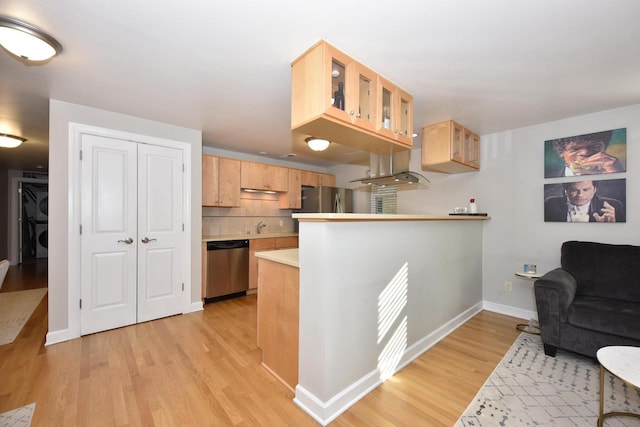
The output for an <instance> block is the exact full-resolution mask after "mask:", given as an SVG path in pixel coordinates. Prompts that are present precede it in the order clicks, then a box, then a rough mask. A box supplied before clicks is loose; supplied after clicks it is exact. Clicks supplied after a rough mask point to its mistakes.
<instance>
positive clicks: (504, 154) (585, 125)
mask: <svg viewBox="0 0 640 427" xmlns="http://www.w3.org/2000/svg"><path fill="white" fill-rule="evenodd" d="M637 123H640V105H635V106H631V107H626V108H621V109H616V110H610V111H604V112H599V113H594V114H588V115H584V116H579V117H573V118H569V119H565V120H560V121H556V122H549V123H543V124H540V125H536V126H531V127H526V128H520V129H514V130H510V131H506V132H500V133H496V134H491V135H483V136H482V138H481V147H482V148H481V150H482V157H481V162H482V163H481V170H480V172H476V173H466V174H457V175H447V174H439V173H432V172H423V174H424V175H425V176H426V177H427V178H428V179H429V180H430V181H431V184H430V186H429V187H428V188H427V189H421V190H410V191H401V192H400V193H399V195H398V212H399V213H448V212H450V211H451V209H452V208H453V207H454V206H466V204H467V203H468V200H469V198H471V197H474V198H476V201H477V204H478V209H479V212H488V213H489V215H490V216H491V220H490V221H488V222H486V223H485V224H484V229H483V231H484V238H483V275H482V281H483V298H484V300H485V301H487V302H489V303H492V304H496V305H498V306H497V307H500V306H499V305H504V306H506V307H504V308H506V309H507V312H509V311H510V312H511V313H513V314H516V315H517V314H518V312H520V313H522V315H523V316H524V315H525V314H533V313H535V302H534V299H533V291H532V282H531V281H527V280H523V279H519V278H516V277H515V276H514V272H516V271H520V270H522V266H523V264H525V263H527V264H537V266H538V270H539V271H541V272H546V271H548V270H551V269H553V268H555V267H557V266H559V264H560V245H561V244H562V242H564V241H566V240H572V239H575V240H590V241H597V242H605V243H628V244H636V245H639V244H640V222H639V221H640V219H639V218H638V217H637V216H636V215H637V214H636V212H638V211H639V210H640V199H639V198H638V196H637V195H638V194H639V192H638V187H639V186H640V148H639V147H640V127H638V125H637ZM617 128H627V169H628V172H626V173H620V174H610V175H607V176H606V178H626V179H627V222H626V223H624V224H594V223H590V224H566V223H545V222H544V217H543V185H544V184H545V183H550V182H554V181H553V180H550V179H546V180H545V178H544V171H543V162H544V141H545V140H548V139H553V138H559V137H563V136H571V135H580V134H585V133H590V132H596V131H601V130H608V129H617ZM415 147H416V148H414V150H413V152H412V156H411V169H412V170H415V171H420V170H421V166H420V154H421V150H420V142H419V138H417V139H416V143H415ZM362 170H363V169H362V168H361V167H348V166H345V167H339V168H336V169H335V172H336V174H337V175H338V181H339V182H348V181H349V180H350V179H354V178H357V177H358V176H360V175H361V174H362ZM365 170H366V168H365ZM602 178H604V176H603V177H602ZM556 181H557V180H556ZM505 281H510V282H512V283H513V291H512V292H506V291H504V282H505ZM512 309H513V310H512Z"/></svg>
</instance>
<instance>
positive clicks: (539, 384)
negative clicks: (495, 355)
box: [455, 333, 640, 427]
mask: <svg viewBox="0 0 640 427" xmlns="http://www.w3.org/2000/svg"><path fill="white" fill-rule="evenodd" d="M639 365H640V361H639ZM607 375H608V376H607V377H605V385H604V388H605V396H606V397H605V404H604V411H605V412H610V411H614V410H615V411H625V412H627V411H628V412H635V413H640V392H639V391H638V390H636V389H634V388H633V387H630V386H627V385H626V384H624V383H623V382H622V381H620V380H619V379H616V378H614V377H613V376H612V375H611V374H609V373H607ZM599 389H600V366H599V365H598V363H597V361H596V360H594V359H590V358H588V357H584V356H581V355H578V354H575V353H572V352H569V351H563V350H561V349H560V350H558V353H557V355H556V357H555V358H554V357H548V356H545V354H544V351H543V349H542V342H541V340H540V336H539V335H530V334H525V333H522V334H520V336H519V337H518V339H517V340H516V341H515V343H514V344H513V345H512V346H511V348H510V349H509V351H508V352H507V354H506V355H505V356H504V358H503V359H502V361H501V362H500V364H499V365H498V366H497V367H496V369H495V370H494V371H493V373H492V374H491V376H490V377H489V379H488V380H487V382H486V383H485V384H484V386H482V389H480V391H479V392H478V394H477V395H476V397H475V398H474V399H473V400H472V401H471V403H470V404H469V406H468V407H467V409H466V410H465V412H464V413H463V414H462V416H461V417H460V419H459V420H458V421H457V422H456V424H455V427H463V426H464V427H489V426H505V427H512V426H513V427H515V426H518V427H520V426H559V427H560V426H561V427H565V426H567V427H574V426H576V427H577V426H595V425H597V421H598V410H599V408H600V394H599ZM605 426H607V427H626V426H628V427H630V426H634V427H638V426H640V420H638V419H637V418H629V417H614V418H608V419H607V420H606V421H605Z"/></svg>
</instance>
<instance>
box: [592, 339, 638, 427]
mask: <svg viewBox="0 0 640 427" xmlns="http://www.w3.org/2000/svg"><path fill="white" fill-rule="evenodd" d="M596 357H597V358H598V362H599V363H600V415H599V416H598V427H602V423H603V422H604V419H605V418H608V417H620V416H625V417H635V418H640V414H634V413H631V412H607V413H606V414H605V413H604V371H605V370H607V371H609V372H610V373H611V374H613V376H615V377H617V378H619V379H620V380H622V381H623V382H625V383H627V384H629V385H630V386H631V387H633V388H635V389H640V365H638V361H639V360H640V347H632V346H610V347H602V348H601V349H600V350H598V352H597V353H596Z"/></svg>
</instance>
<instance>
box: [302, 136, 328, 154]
mask: <svg viewBox="0 0 640 427" xmlns="http://www.w3.org/2000/svg"><path fill="white" fill-rule="evenodd" d="M305 142H306V143H307V145H308V146H309V148H311V149H312V150H313V151H324V150H326V149H327V148H328V147H329V144H331V141H329V140H327V139H321V138H316V137H313V136H311V137H309V138H307V139H305Z"/></svg>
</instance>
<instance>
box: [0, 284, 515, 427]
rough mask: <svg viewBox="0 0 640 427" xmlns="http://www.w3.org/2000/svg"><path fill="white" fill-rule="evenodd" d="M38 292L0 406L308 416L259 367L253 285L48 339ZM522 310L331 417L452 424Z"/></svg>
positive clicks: (257, 420)
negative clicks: (157, 316) (179, 311)
mask: <svg viewBox="0 0 640 427" xmlns="http://www.w3.org/2000/svg"><path fill="white" fill-rule="evenodd" d="M17 276H19V275H14V274H9V275H8V276H7V278H8V279H9V280H13V279H12V278H15V277H17ZM25 277H28V276H25ZM25 280H37V279H35V278H33V277H32V278H31V279H25ZM7 285H8V286H9V287H8V289H14V290H17V289H19V288H21V286H23V287H28V286H30V285H28V284H22V285H20V284H15V283H13V284H10V283H5V286H7ZM36 287H39V286H36ZM2 291H6V290H5V288H4V287H3V289H2ZM46 304H47V302H46V297H45V298H44V299H43V301H42V303H41V304H40V305H39V307H38V308H37V309H36V311H35V313H34V315H33V316H32V318H31V319H30V320H29V322H28V323H27V325H26V326H25V328H24V329H23V331H22V332H21V333H20V335H19V336H18V338H17V339H16V341H15V342H14V343H12V344H9V345H4V346H0V413H2V412H5V411H8V410H11V409H15V408H17V407H20V406H23V405H27V404H29V403H32V402H36V410H35V415H34V420H33V424H32V425H33V426H154V425H155V426H207V425H210V426H270V427H271V426H302V427H304V426H316V425H318V424H317V423H316V422H315V421H314V420H313V419H312V418H311V417H309V416H308V415H307V414H305V413H304V412H303V411H302V410H301V409H300V408H299V407H298V406H296V404H295V403H293V401H292V394H291V393H290V392H289V391H288V390H287V389H286V388H285V387H284V386H282V385H281V384H280V383H278V382H277V381H276V380H274V379H273V378H272V377H271V376H270V375H269V374H268V373H267V372H266V371H265V370H264V369H262V368H261V367H260V360H261V354H260V349H258V348H257V347H256V297H255V296H250V297H246V298H237V299H233V300H228V301H222V302H217V303H213V304H208V305H206V308H205V310H204V311H202V312H198V313H191V314H187V315H181V316H174V317H170V318H167V319H161V320H156V321H152V322H147V323H143V324H139V325H135V326H130V327H126V328H120V329H116V330H113V331H107V332H102V333H99V334H94V335H89V336H86V337H83V338H80V339H76V340H72V341H68V342H65V343H60V344H55V345H52V346H49V347H44V338H45V334H46V331H47V305H46ZM521 321H522V320H521V319H516V318H513V317H508V316H503V315H498V314H495V313H490V312H482V313H480V314H478V315H477V316H475V317H474V318H473V319H471V320H470V321H469V322H467V323H466V324H465V325H463V326H462V327H460V328H458V329H457V330H456V331H455V332H453V333H452V334H451V335H449V336H448V337H447V338H445V339H444V340H442V341H441V342H440V343H438V344H437V345H436V346H434V347H433V348H432V349H430V350H429V351H427V352H426V353H424V354H423V355H422V356H421V357H419V358H418V359H417V360H416V361H414V362H413V363H412V364H411V365H409V366H407V367H406V368H405V369H403V370H402V371H401V372H400V373H398V374H397V375H395V376H394V377H392V378H390V379H389V380H387V382H385V383H384V384H383V385H382V386H380V387H378V388H377V389H376V390H374V391H373V392H372V393H370V394H369V395H367V396H366V397H365V398H363V399H362V400H361V401H359V402H358V403H356V404H355V405H354V406H353V407H351V408H350V409H349V410H348V411H346V412H345V413H344V414H342V415H341V416H340V417H339V418H338V419H337V420H335V421H334V422H333V423H331V426H336V427H344V426H412V427H413V426H451V425H452V424H453V423H454V422H455V421H456V420H457V419H458V417H459V416H460V414H461V413H462V412H463V411H464V409H465V408H466V407H467V405H468V404H469V402H470V401H471V399H472V398H473V397H474V396H475V394H476V393H477V391H478V390H479V389H480V387H481V386H482V384H483V383H484V381H485V380H486V378H487V377H488V376H489V375H490V373H491V372H492V371H493V369H494V368H495V366H496V364H497V363H498V362H499V361H500V359H501V358H502V356H503V355H504V353H505V352H506V351H507V349H508V348H509V347H510V346H511V344H512V343H513V341H514V340H515V338H516V337H517V336H518V334H519V332H518V331H516V330H515V328H514V325H515V324H516V323H518V322H521Z"/></svg>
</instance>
